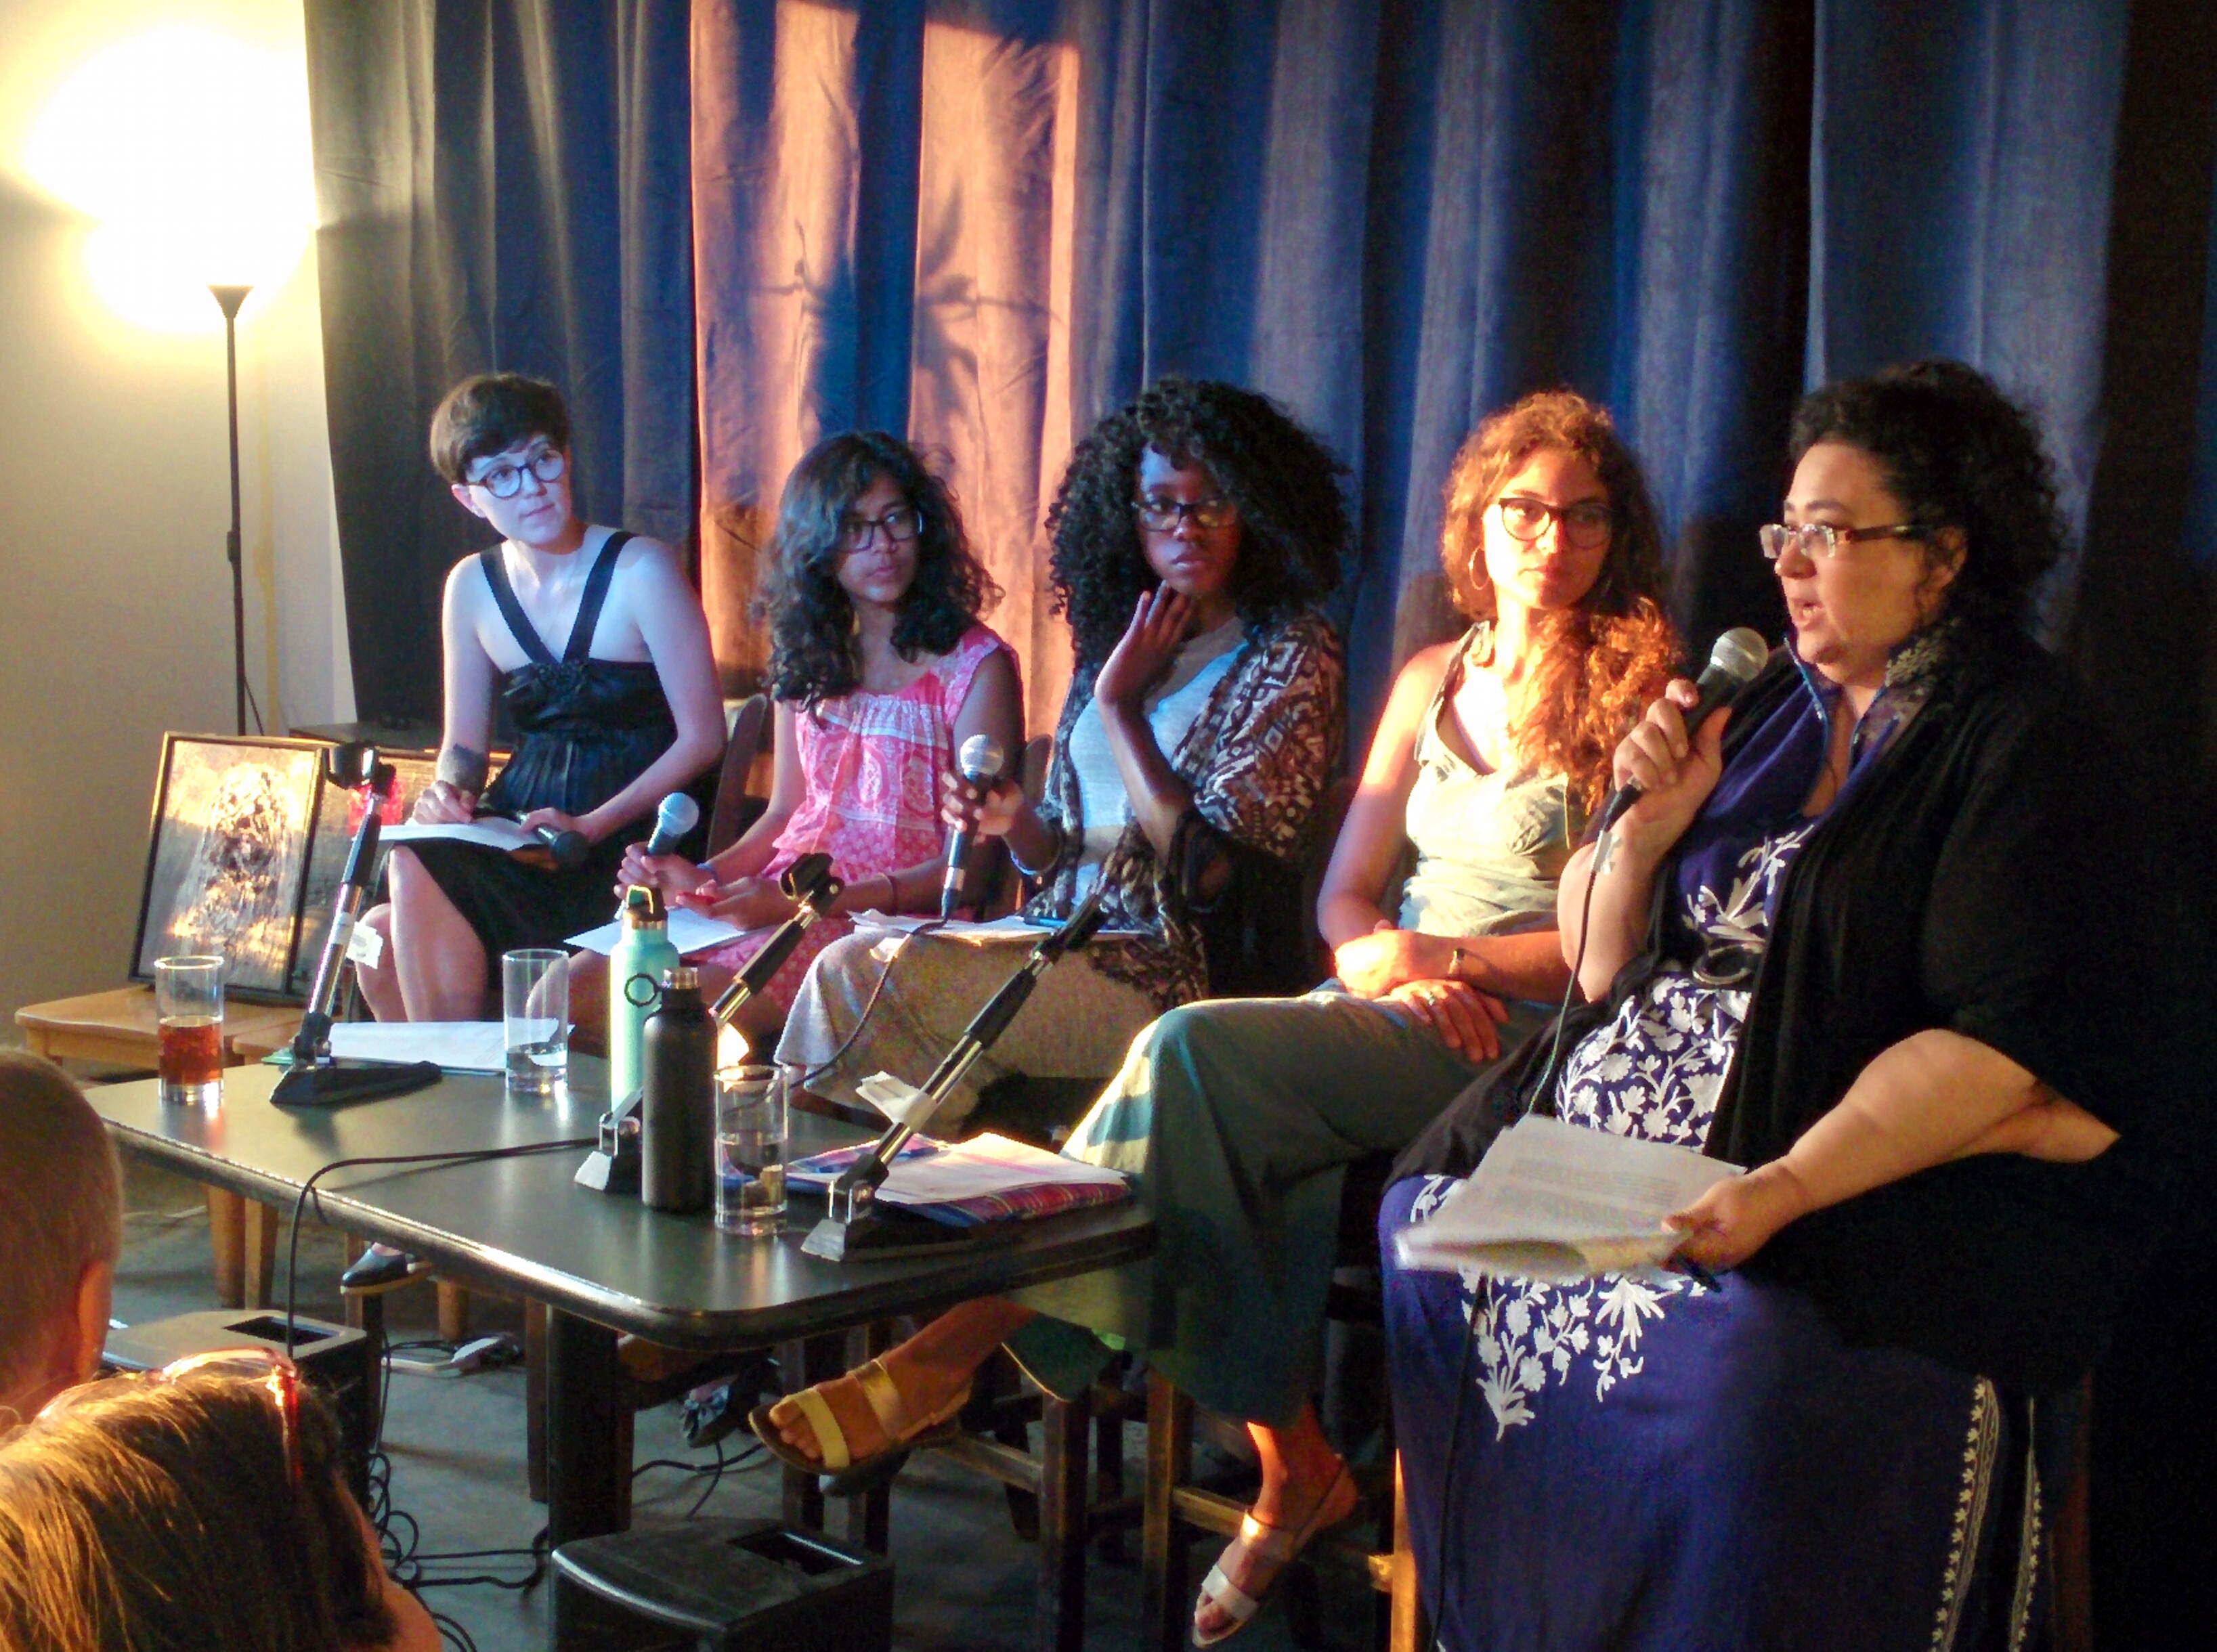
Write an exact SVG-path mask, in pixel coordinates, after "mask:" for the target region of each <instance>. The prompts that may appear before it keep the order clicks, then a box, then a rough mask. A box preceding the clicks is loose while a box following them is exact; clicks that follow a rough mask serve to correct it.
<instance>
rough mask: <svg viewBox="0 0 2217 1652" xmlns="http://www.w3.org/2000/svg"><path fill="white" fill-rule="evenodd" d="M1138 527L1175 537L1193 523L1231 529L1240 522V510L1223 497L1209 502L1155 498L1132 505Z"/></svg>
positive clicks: (1135, 500) (1211, 496)
mask: <svg viewBox="0 0 2217 1652" xmlns="http://www.w3.org/2000/svg"><path fill="white" fill-rule="evenodd" d="M1132 509H1133V512H1134V513H1135V514H1136V515H1138V516H1139V526H1140V527H1144V528H1146V530H1147V532H1149V533H1176V532H1177V525H1178V524H1179V523H1180V522H1182V521H1188V520H1190V521H1192V523H1193V525H1194V526H1195V527H1202V528H1214V527H1231V526H1232V523H1234V522H1236V521H1238V520H1239V507H1238V506H1237V505H1235V504H1233V503H1232V502H1231V501H1230V500H1229V499H1226V497H1225V496H1223V495H1222V494H1220V493H1218V494H1211V495H1210V496H1208V497H1207V498H1206V499H1170V498H1166V497H1164V496H1163V495H1161V494H1156V495H1153V496H1151V497H1149V498H1146V499H1134V500H1133V501H1132Z"/></svg>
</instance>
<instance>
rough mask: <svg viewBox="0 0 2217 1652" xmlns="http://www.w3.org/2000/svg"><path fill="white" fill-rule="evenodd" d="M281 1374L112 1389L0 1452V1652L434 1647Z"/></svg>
mask: <svg viewBox="0 0 2217 1652" xmlns="http://www.w3.org/2000/svg"><path fill="white" fill-rule="evenodd" d="M438 1645H439V1636H438V1631H437V1630H436V1629H435V1627H434V1626H433V1624H432V1623H431V1621H430V1618H429V1614H428V1613H426V1612H425V1611H424V1610H423V1606H422V1605H421V1604H420V1603H419V1602H417V1600H414V1599H413V1598H412V1597H411V1596H410V1595H408V1594H407V1593H405V1592H404V1590H402V1589H401V1588H399V1587H398V1585H396V1584H394V1583H392V1581H390V1579H388V1578H387V1577H386V1573H385V1569H384V1567H383V1565H382V1564H381V1563H380V1559H379V1557H378V1554H377V1543H376V1537H375V1534H374V1532H372V1531H371V1530H370V1527H369V1523H368V1522H367V1520H366V1519H363V1517H362V1513H361V1509H360V1508H359V1507H357V1506H356V1505H355V1501H354V1500H353V1498H352V1497H350V1496H349V1495H348V1493H347V1490H346V1488H345V1486H344V1485H343V1483H342V1482H341V1481H340V1479H339V1439H338V1429H337V1425H336V1424H335V1423H334V1422H333V1421H331V1417H330V1413H329V1411H327V1410H326V1409H324V1405H323V1403H322V1402H321V1401H320V1400H319V1399H318V1397H317V1396H316V1395H315V1393H314V1392H313V1390H308V1389H306V1388H304V1387H302V1386H300V1384H298V1383H297V1381H296V1380H295V1378H293V1373H292V1372H291V1370H290V1368H289V1367H285V1366H282V1365H272V1366H268V1367H265V1368H264V1369H263V1370H262V1372H260V1373H259V1374H251V1373H246V1372H241V1371H239V1370H238V1369H235V1368H233V1369H227V1370H226V1369H215V1370H205V1371H199V1372H190V1373H186V1374H180V1375H177V1376H175V1377H173V1378H172V1377H153V1376H149V1377H119V1378H111V1379H110V1380H108V1381H107V1382H102V1383H94V1384H88V1385H86V1386H84V1387H83V1388H78V1389H75V1390H71V1391H69V1392H67V1393H65V1394H64V1395H62V1396H59V1398H58V1399H57V1400H55V1401H54V1402H52V1404H51V1405H49V1406H48V1407H47V1408H46V1410H45V1411H43V1412H42V1413H40V1415H39V1417H38V1418H37V1420H36V1421H34V1422H32V1423H31V1424H30V1425H29V1426H28V1427H24V1428H22V1429H19V1430H17V1431H16V1432H15V1433H14V1434H13V1435H11V1436H9V1438H8V1439H6V1440H5V1441H4V1442H0V1652H29V1649H34V1648H35V1649H37V1652H126V1649H129V1652H169V1649H177V1652H183V1649H186V1648H196V1647H223V1648H225V1649H227V1652H361V1649H369V1648H379V1649H384V1648H391V1649H395V1652H431V1649H435V1648H437V1646H438Z"/></svg>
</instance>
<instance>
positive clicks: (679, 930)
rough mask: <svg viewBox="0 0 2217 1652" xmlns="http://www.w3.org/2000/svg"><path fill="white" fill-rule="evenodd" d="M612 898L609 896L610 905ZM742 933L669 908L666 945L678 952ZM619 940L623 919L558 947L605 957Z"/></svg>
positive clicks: (679, 908) (720, 922)
mask: <svg viewBox="0 0 2217 1652" xmlns="http://www.w3.org/2000/svg"><path fill="white" fill-rule="evenodd" d="M610 900H611V902H612V903H613V901H614V897H613V896H611V897H610ZM742 933H743V932H742V931H741V930H739V929H738V928H737V927H735V926H734V925H732V924H728V923H726V922H724V921H723V920H722V919H721V918H704V917H702V916H701V915H700V914H699V913H698V912H695V910H694V909H692V908H691V907H689V906H673V907H671V908H670V945H671V946H675V947H676V949H677V950H678V951H679V952H681V953H682V952H700V951H701V949H702V948H704V947H708V946H722V945H723V944H724V943H725V942H726V941H727V940H736V939H737V938H738V936H739V935H740V934H742ZM622 939H623V920H621V918H619V919H617V920H616V921H615V922H614V923H604V924H602V926H601V927H600V928H597V929H588V930H586V931H585V933H584V934H582V935H571V937H570V938H569V939H568V940H565V941H564V942H563V943H562V944H563V945H564V946H575V947H577V948H578V949H579V950H580V951H583V952H598V953H599V954H600V955H601V956H602V957H603V958H606V957H607V956H608V954H609V953H610V952H614V951H615V949H616V942H618V941H619V940H622Z"/></svg>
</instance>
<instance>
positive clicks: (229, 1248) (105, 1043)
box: [15, 987, 300, 1308]
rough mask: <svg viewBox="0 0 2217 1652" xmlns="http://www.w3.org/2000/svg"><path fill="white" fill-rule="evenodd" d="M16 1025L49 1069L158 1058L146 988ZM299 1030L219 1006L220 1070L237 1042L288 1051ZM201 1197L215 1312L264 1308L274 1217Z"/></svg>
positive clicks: (36, 1012) (292, 1023)
mask: <svg viewBox="0 0 2217 1652" xmlns="http://www.w3.org/2000/svg"><path fill="white" fill-rule="evenodd" d="M15 1025H16V1026H20V1027H22V1029H23V1041H24V1042H25V1043H26V1044H28V1045H29V1046H30V1048H31V1050H32V1051H33V1053H34V1054H36V1055H41V1056H45V1057H47V1058H48V1059H49V1060H52V1061H64V1060H71V1059H75V1060H78V1061H106V1062H114V1063H117V1064H119V1065H121V1066H126V1067H137V1068H141V1069H147V1070H150V1071H151V1069H152V1068H153V1067H154V1065H155V1063H156V1062H157V1058H158V1052H159V1041H158V1039H157V1033H156V1028H155V1017H154V989H152V988H151V987H119V988H117V989H115V990H114V991H113V992H91V993H86V994H84V995H83V996H81V997H76V998H56V999H52V1000H51V1001H50V1002H46V1003H43V1004H27V1005H25V1006H24V1007H23V1008H22V1009H19V1010H17V1011H16V1012H15ZM299 1026H300V1011H299V1010H297V1009H287V1008H284V1007H282V1006H280V1005H269V1004H240V1003H227V1004H225V1006H224V1013H223V1036H224V1064H225V1066H227V1067H236V1066H238V1065H239V1064H240V1063H241V1062H243V1061H244V1060H245V1059H246V1057H245V1054H244V1051H241V1049H240V1047H239V1046H240V1045H241V1043H242V1042H246V1043H251V1044H253V1045H256V1046H258V1047H260V1048H262V1049H275V1048H278V1047H280V1046H281V1045H286V1044H289V1043H291V1042H292V1039H293V1033H294V1032H295V1031H296V1030H297V1029H298V1028H299ZM207 1207H208V1240H209V1244H210V1247H211V1248H212V1249H213V1251H214V1253H215V1291H216V1298H217V1301H218V1303H219V1305H220V1306H222V1307H225V1308H241V1307H244V1306H245V1305H246V1304H248V1302H249V1301H251V1302H252V1304H253V1305H254V1306H256V1307H257V1308H266V1307H268V1306H269V1281H270V1279H271V1276H272V1275H273V1273H275V1261H276V1252H277V1224H278V1215H277V1212H276V1211H275V1210H273V1209H271V1208H270V1207H269V1205H264V1204H262V1203H260V1202H259V1201H258V1200H255V1199H242V1198H240V1197H239V1195H238V1194H237V1193H227V1192H225V1190H224V1189H222V1188H220V1187H209V1188H207Z"/></svg>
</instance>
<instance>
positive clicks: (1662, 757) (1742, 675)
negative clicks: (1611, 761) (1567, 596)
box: [1601, 626, 1770, 841]
mask: <svg viewBox="0 0 2217 1652" xmlns="http://www.w3.org/2000/svg"><path fill="white" fill-rule="evenodd" d="M1769 657H1770V650H1769V646H1768V645H1767V644H1765V643H1764V642H1763V638H1762V635H1761V633H1759V632H1756V631H1754V630H1752V629H1751V628H1750V627H1748V626H1739V627H1738V628H1737V629H1735V630H1732V631H1728V632H1725V634H1724V635H1723V636H1721V637H1720V638H1717V641H1716V646H1715V647H1714V648H1713V649H1711V650H1709V663H1708V669H1707V670H1705V671H1703V672H1702V673H1701V681H1699V682H1695V683H1688V682H1686V681H1684V680H1683V679H1681V680H1679V681H1676V682H1673V683H1672V684H1671V685H1670V688H1669V689H1667V690H1666V691H1665V692H1664V697H1663V698H1662V699H1660V700H1657V701H1656V702H1655V703H1654V704H1653V705H1652V706H1649V707H1648V708H1647V713H1646V716H1645V717H1643V718H1641V719H1640V722H1639V723H1638V724H1635V725H1634V726H1633V730H1632V732H1631V733H1630V734H1628V735H1627V736H1626V737H1624V740H1623V743H1621V744H1620V745H1619V746H1618V747H1617V749H1616V765H1615V772H1616V782H1617V784H1616V790H1615V791H1614V792H1611V793H1610V794H1609V802H1608V803H1607V804H1604V805H1603V809H1602V812H1601V827H1602V829H1603V830H1604V831H1606V830H1608V829H1610V828H1611V827H1614V826H1615V824H1616V823H1617V822H1618V821H1619V820H1621V819H1622V818H1623V817H1624V815H1625V812H1626V811H1627V810H1629V809H1630V808H1631V807H1632V806H1633V804H1636V803H1638V802H1639V801H1640V798H1642V797H1645V796H1650V795H1660V794H1663V793H1665V792H1671V793H1677V792H1684V793H1685V795H1683V796H1679V797H1676V798H1674V801H1676V802H1677V804H1680V805H1681V807H1682V808H1683V811H1684V818H1683V819H1681V820H1679V821H1678V822H1677V828H1676V829H1675V830H1673V831H1672V832H1671V834H1670V837H1671V840H1672V841H1676V839H1677V835H1678V833H1679V832H1682V831H1683V830H1684V829H1685V828H1686V825H1687V823H1689V821H1691V819H1692V818H1693V812H1694V811H1695V810H1697V809H1699V808H1700V807H1701V801H1702V799H1703V798H1707V797H1708V793H1709V789H1710V787H1711V786H1714V785H1715V784H1716V777H1717V774H1718V772H1719V769H1720V762H1719V758H1718V750H1717V745H1718V742H1719V741H1720V740H1721V738H1722V734H1721V731H1719V732H1718V733H1717V734H1716V735H1714V736H1713V737H1711V738H1710V739H1709V740H1708V742H1706V743H1703V742H1702V741H1701V730H1702V725H1703V724H1706V723H1708V720H1709V718H1711V717H1712V716H1713V715H1714V713H1715V712H1717V711H1718V710H1719V709H1720V707H1722V706H1726V705H1727V704H1728V703H1730V701H1731V700H1732V697H1733V696H1734V695H1735V694H1737V693H1738V692H1739V691H1740V690H1741V689H1742V688H1744V687H1746V686H1747V685H1748V684H1749V683H1751V682H1752V681H1755V678H1756V676H1757V674H1758V673H1760V672H1761V671H1762V669H1763V665H1764V663H1766V662H1767V661H1768V660H1769ZM1689 761H1690V762H1691V764H1692V765H1693V772H1692V774H1691V776H1690V778H1691V779H1695V780H1700V781H1701V784H1700V785H1699V786H1698V788H1697V789H1690V790H1689V788H1688V787H1687V786H1684V785H1683V784H1682V782H1684V781H1687V780H1689V773H1688V765H1689ZM1672 812H1673V813H1674V814H1676V813H1677V812H1678V811H1677V810H1674V811H1672Z"/></svg>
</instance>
